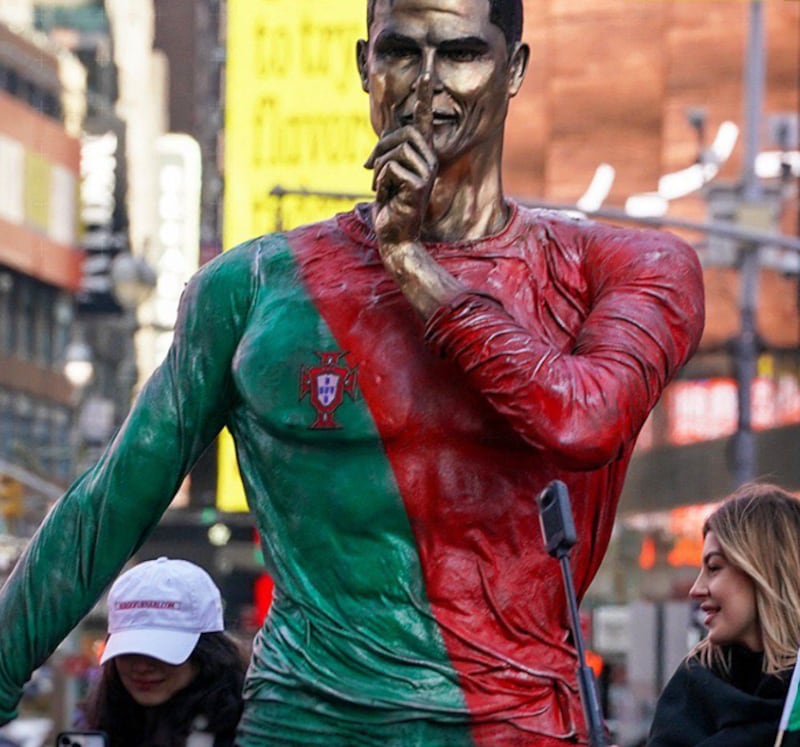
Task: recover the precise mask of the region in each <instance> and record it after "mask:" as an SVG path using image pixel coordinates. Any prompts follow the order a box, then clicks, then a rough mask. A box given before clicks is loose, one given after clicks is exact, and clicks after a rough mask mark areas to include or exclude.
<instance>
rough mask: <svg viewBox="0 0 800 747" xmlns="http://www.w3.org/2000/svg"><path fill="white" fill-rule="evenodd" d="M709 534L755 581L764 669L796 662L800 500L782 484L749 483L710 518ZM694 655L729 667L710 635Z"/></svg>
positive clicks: (799, 627)
mask: <svg viewBox="0 0 800 747" xmlns="http://www.w3.org/2000/svg"><path fill="white" fill-rule="evenodd" d="M709 532H714V535H715V536H716V538H717V540H718V542H719V545H720V547H721V549H722V552H723V553H724V554H725V557H726V558H727V560H728V562H730V563H732V564H733V565H734V566H736V567H737V568H739V570H741V571H743V572H744V573H745V574H747V576H749V577H750V579H752V581H753V583H754V585H755V597H756V615H757V620H758V623H759V626H760V629H761V638H762V643H763V646H764V664H763V670H764V672H766V673H770V674H774V673H776V672H779V671H781V670H784V669H787V668H788V667H791V666H793V665H794V663H795V661H796V659H797V648H798V645H800V500H798V499H797V498H795V497H794V496H793V495H791V494H790V493H787V492H786V491H785V490H783V489H782V488H779V487H778V486H777V485H771V484H768V483H761V484H759V483H748V484H746V485H743V486H742V487H741V488H739V489H738V490H737V491H736V492H735V493H733V494H732V495H731V496H730V497H729V498H728V499H727V500H726V501H725V502H724V503H723V504H722V505H721V506H720V507H719V508H718V509H717V510H716V511H714V513H712V514H711V515H710V516H709V517H708V519H706V522H705V524H704V525H703V537H705V536H706V535H707V534H708V533H709ZM693 653H695V654H696V655H698V656H699V657H700V660H701V662H702V663H703V664H704V665H706V666H711V665H712V664H716V665H718V666H721V667H722V668H723V669H725V670H727V669H728V666H729V659H728V657H727V655H726V653H725V649H724V648H723V647H721V646H718V645H715V644H713V643H711V642H710V641H709V640H708V639H707V638H706V639H704V640H703V641H701V642H700V643H699V644H698V645H697V647H696V648H695V650H694V652H693Z"/></svg>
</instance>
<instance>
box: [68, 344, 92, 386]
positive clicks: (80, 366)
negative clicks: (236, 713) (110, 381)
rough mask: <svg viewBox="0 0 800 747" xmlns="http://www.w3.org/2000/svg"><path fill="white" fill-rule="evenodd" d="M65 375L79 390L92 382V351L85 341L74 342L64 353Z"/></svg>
mask: <svg viewBox="0 0 800 747" xmlns="http://www.w3.org/2000/svg"><path fill="white" fill-rule="evenodd" d="M64 375H65V376H66V377H67V379H68V381H69V383H70V384H72V386H74V387H75V388H77V389H83V388H84V387H85V386H86V385H87V384H88V383H89V382H90V381H91V380H92V376H93V375H94V363H93V361H92V349H91V348H90V347H89V346H88V345H87V344H86V343H85V342H84V341H83V340H80V339H78V340H73V341H72V342H70V343H69V344H68V345H67V348H66V350H65V351H64Z"/></svg>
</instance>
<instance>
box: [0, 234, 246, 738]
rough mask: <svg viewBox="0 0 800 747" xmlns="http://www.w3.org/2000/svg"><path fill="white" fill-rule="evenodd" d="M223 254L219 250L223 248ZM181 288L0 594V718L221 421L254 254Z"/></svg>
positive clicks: (236, 254)
mask: <svg viewBox="0 0 800 747" xmlns="http://www.w3.org/2000/svg"><path fill="white" fill-rule="evenodd" d="M228 255H230V256H228ZM228 255H225V256H224V257H223V258H220V261H215V262H212V263H211V264H209V265H207V266H206V267H205V268H204V269H203V270H201V271H200V272H199V273H198V274H197V275H196V276H195V277H194V278H193V279H192V281H191V282H190V284H189V285H188V286H187V289H186V291H185V292H184V295H183V298H182V301H181V307H180V312H179V318H178V323H177V326H176V332H175V338H174V342H173V345H172V347H171V349H170V351H169V353H168V354H167V357H166V359H165V361H164V363H163V364H162V365H161V366H160V367H159V369H158V370H157V371H156V372H155V373H154V374H153V376H152V377H151V378H150V380H149V381H148V383H147V384H146V385H145V387H144V388H143V390H142V392H141V394H140V395H139V397H138V398H137V401H136V402H135V404H134V406H133V408H132V410H131V412H130V414H129V415H128V417H127V419H126V421H125V423H124V424H123V425H122V427H121V429H120V430H119V432H118V433H117V435H116V437H115V438H114V440H113V441H112V442H111V444H110V445H109V446H108V447H107V449H106V450H105V453H104V454H103V456H102V457H101V459H100V460H99V462H98V463H97V465H96V466H95V467H94V468H92V469H91V470H89V471H88V472H86V473H85V474H83V475H82V476H81V477H80V478H78V479H77V480H76V482H75V483H74V484H73V485H72V486H71V487H70V488H69V490H68V491H67V493H66V494H65V495H64V496H63V497H62V498H61V499H60V500H59V501H58V502H57V503H56V505H55V506H54V508H53V509H52V511H51V512H50V513H49V515H48V517H47V518H46V520H45V521H44V523H43V524H42V525H41V527H40V528H39V530H38V531H37V533H36V535H35V536H34V538H33V539H32V541H31V543H30V544H29V546H28V548H27V550H26V552H25V553H24V555H23V556H22V558H21V559H20V561H19V563H18V564H17V566H16V568H15V569H14V572H13V574H12V575H11V577H10V578H9V580H8V581H7V583H6V585H5V586H4V587H3V590H2V593H1V594H0V630H1V631H2V635H0V723H4V722H6V721H8V720H10V719H12V718H13V717H14V716H15V707H16V704H17V703H18V701H19V698H20V697H21V693H22V687H23V685H24V684H25V682H26V681H27V680H28V678H29V677H30V674H31V672H32V671H33V670H34V669H35V668H36V667H37V666H39V665H40V664H42V663H43V662H44V661H45V660H46V659H47V657H48V656H49V655H50V654H51V653H52V652H53V650H54V649H55V648H56V646H57V645H58V644H59V643H60V642H61V640H62V639H63V638H64V637H65V636H66V635H67V634H68V632H69V631H70V630H71V629H72V628H73V627H74V626H75V625H76V624H77V623H78V622H79V621H80V620H81V618H82V617H83V616H84V615H85V614H86V613H87V612H88V611H89V610H90V609H91V607H92V606H93V605H94V604H95V602H96V601H97V599H98V598H99V597H100V595H101V594H102V592H103V590H104V589H105V588H106V586H107V585H108V584H109V583H110V582H111V581H112V580H113V579H114V578H115V576H116V575H117V573H118V572H119V571H120V569H121V568H122V566H123V565H124V564H125V562H126V561H127V560H128V559H129V557H130V556H131V555H132V554H133V553H134V552H135V551H136V549H137V548H138V547H139V546H140V545H141V544H142V542H144V540H145V539H146V537H147V536H148V534H149V533H150V532H151V531H152V529H153V528H154V527H155V525H156V523H157V522H158V520H159V518H160V516H161V515H162V513H163V512H164V510H165V509H166V508H167V506H168V505H169V502H170V500H171V499H172V497H173V496H174V494H175V492H176V491H177V489H178V486H179V485H180V483H181V481H182V479H183V478H184V476H185V475H186V473H187V472H188V471H189V469H190V468H191V466H192V464H193V463H194V462H195V460H196V459H197V458H198V457H199V456H200V454H201V453H202V451H203V450H204V449H205V448H206V447H207V446H208V445H209V443H210V442H211V441H212V440H213V439H214V437H215V435H216V434H217V433H218V431H219V430H220V428H221V427H222V426H223V425H224V421H225V418H226V414H227V412H228V410H229V408H230V406H231V403H232V401H233V398H234V388H233V383H232V377H231V360H232V357H233V354H234V351H235V349H236V345H237V340H238V338H239V337H240V335H241V330H242V329H243V327H244V324H245V321H246V316H247V311H248V304H249V298H250V296H251V292H252V289H251V284H252V282H253V273H252V272H251V269H250V264H251V263H252V261H253V259H252V257H253V255H254V252H252V251H247V247H243V248H242V249H241V250H232V251H231V252H229V253H228Z"/></svg>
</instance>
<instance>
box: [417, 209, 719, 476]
mask: <svg viewBox="0 0 800 747" xmlns="http://www.w3.org/2000/svg"><path fill="white" fill-rule="evenodd" d="M570 229H571V230H570ZM549 242H550V251H551V253H552V254H554V255H557V256H559V257H573V258H574V259H573V260H572V261H573V264H577V265H579V268H578V272H579V273H580V275H581V278H582V281H583V282H584V283H585V285H586V295H587V299H588V313H587V315H586V317H585V319H584V320H583V322H582V324H581V326H580V328H579V329H578V330H577V331H576V332H575V334H574V342H573V343H572V346H571V348H570V349H562V348H559V347H558V346H557V345H555V344H553V342H552V341H551V340H549V339H548V338H547V337H546V336H545V335H543V334H542V332H541V330H537V329H533V328H526V326H524V324H523V323H521V322H520V321H518V320H517V319H515V318H513V317H512V316H511V314H509V313H508V312H507V311H506V310H505V308H504V306H503V304H502V303H501V301H500V300H499V299H498V298H496V297H495V296H494V294H492V293H490V294H487V293H485V292H484V291H483V290H482V289H481V292H472V291H470V292H466V293H462V294H460V295H459V296H457V297H456V298H455V299H454V300H453V301H452V302H451V303H450V304H448V305H447V306H444V307H441V308H440V309H438V310H437V311H436V312H435V313H434V315H433V316H432V317H431V319H430V320H429V322H428V325H427V329H426V339H427V340H428V342H429V343H430V344H431V345H432V346H434V348H435V349H437V350H438V351H439V352H440V354H442V355H443V356H445V357H447V358H449V359H451V360H453V361H455V362H456V364H457V365H458V366H459V367H460V368H461V369H462V370H463V371H464V372H465V373H466V375H467V377H468V379H469V381H470V383H471V384H472V385H473V386H474V387H475V388H477V389H478V390H479V391H480V392H481V393H482V394H483V395H484V397H486V399H487V400H488V401H489V402H490V403H491V405H492V406H493V407H494V408H495V409H496V410H497V411H498V412H499V413H500V414H501V415H503V416H504V417H505V418H506V419H507V420H508V421H509V422H510V423H511V425H512V427H513V428H514V429H515V430H516V431H517V433H518V434H519V435H520V436H521V437H522V438H523V439H524V440H525V441H527V442H528V443H529V444H531V445H532V446H534V447H535V448H540V449H546V450H548V451H549V452H550V453H552V455H553V458H554V460H555V461H556V462H557V463H558V464H559V465H560V466H562V467H565V468H568V469H579V470H583V469H595V468H597V467H600V466H602V465H604V464H606V463H608V462H609V461H611V460H613V459H615V458H616V457H618V456H619V455H620V453H621V450H622V449H623V448H624V446H625V445H626V444H628V443H630V442H631V440H632V439H633V438H635V436H636V434H637V433H638V431H639V429H640V428H641V426H642V424H643V423H644V420H645V418H646V417H647V414H648V413H649V412H650V410H651V409H652V407H653V406H654V405H655V403H656V401H657V400H658V397H659V396H660V394H661V392H662V391H663V389H664V387H665V386H666V384H667V383H668V382H669V380H670V379H671V378H672V377H673V376H674V375H675V373H676V372H677V371H678V370H679V368H680V367H681V366H682V365H683V364H684V363H685V362H686V360H687V359H688V358H689V356H690V355H691V354H692V353H693V352H694V350H695V349H696V347H697V345H698V342H699V340H700V335H701V333H702V328H703V322H704V309H703V284H702V273H701V270H700V266H699V263H698V261H697V258H696V256H695V254H694V252H693V250H692V249H691V248H690V247H689V246H688V245H686V244H685V243H684V242H682V241H681V240H679V239H677V238H676V237H674V236H672V235H671V234H667V233H663V232H656V231H630V230H624V229H614V228H611V227H608V226H601V225H598V224H592V230H591V231H589V230H574V225H573V226H569V225H568V226H567V227H566V228H564V227H558V226H556V227H551V228H550V230H549ZM548 261H549V260H548ZM552 276H553V277H552V280H551V284H550V288H549V290H548V292H549V293H550V294H551V296H553V295H555V294H560V296H561V297H562V299H565V298H566V299H567V301H569V300H570V298H569V297H570V294H571V293H572V292H573V290H574V289H572V288H568V287H564V285H563V278H562V280H561V282H559V278H558V273H557V272H554V273H552Z"/></svg>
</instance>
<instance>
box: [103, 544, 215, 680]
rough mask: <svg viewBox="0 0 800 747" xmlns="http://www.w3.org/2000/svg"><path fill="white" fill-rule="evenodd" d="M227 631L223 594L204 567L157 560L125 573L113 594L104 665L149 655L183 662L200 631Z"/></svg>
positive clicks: (163, 559)
mask: <svg viewBox="0 0 800 747" xmlns="http://www.w3.org/2000/svg"><path fill="white" fill-rule="evenodd" d="M223 629H224V624H223V621H222V597H221V596H220V593H219V589H218V588H217V587H216V585H215V584H214V582H213V581H212V580H211V576H209V575H208V574H207V573H206V572H205V571H204V570H203V569H202V568H200V567H199V566H197V565H195V564H194V563H190V562H189V561H188V560H171V559H169V558H158V560H148V561H146V562H144V563H140V564H139V565H137V566H134V567H133V568H131V569H130V570H129V571H126V572H125V573H123V574H122V575H121V576H120V577H119V578H118V579H117V580H116V581H115V582H114V584H113V585H112V587H111V590H110V591H109V592H108V633H109V637H108V640H107V641H106V646H105V649H104V650H103V655H102V657H101V658H100V663H101V664H105V662H107V661H108V660H109V659H113V658H114V657H115V656H119V655H120V654H144V655H145V656H152V657H153V658H154V659H159V660H160V661H165V662H167V664H183V662H185V661H186V660H187V659H188V658H189V656H190V655H191V653H192V651H194V647H195V646H196V645H197V641H198V640H199V639H200V634H201V633H213V632H217V631H221V630H223Z"/></svg>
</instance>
